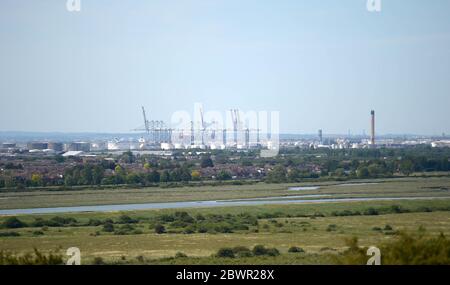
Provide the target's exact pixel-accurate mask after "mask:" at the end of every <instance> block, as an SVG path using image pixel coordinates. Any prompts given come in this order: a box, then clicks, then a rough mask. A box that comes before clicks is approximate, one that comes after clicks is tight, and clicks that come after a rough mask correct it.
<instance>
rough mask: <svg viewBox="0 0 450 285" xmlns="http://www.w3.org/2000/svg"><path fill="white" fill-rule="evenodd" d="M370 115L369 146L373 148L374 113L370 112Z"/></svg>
mask: <svg viewBox="0 0 450 285" xmlns="http://www.w3.org/2000/svg"><path fill="white" fill-rule="evenodd" d="M370 115H371V117H372V118H371V125H370V144H371V145H372V146H375V111H374V110H372V111H371V112H370Z"/></svg>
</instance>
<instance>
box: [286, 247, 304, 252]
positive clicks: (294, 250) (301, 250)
mask: <svg viewBox="0 0 450 285" xmlns="http://www.w3.org/2000/svg"><path fill="white" fill-rule="evenodd" d="M288 252H292V253H300V252H305V250H304V249H303V248H301V247H297V246H291V247H290V248H289V249H288Z"/></svg>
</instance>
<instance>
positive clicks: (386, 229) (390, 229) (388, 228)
mask: <svg viewBox="0 0 450 285" xmlns="http://www.w3.org/2000/svg"><path fill="white" fill-rule="evenodd" d="M384 230H385V231H392V230H393V228H392V227H391V226H390V225H385V226H384Z"/></svg>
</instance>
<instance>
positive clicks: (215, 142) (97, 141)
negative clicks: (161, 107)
mask: <svg viewBox="0 0 450 285" xmlns="http://www.w3.org/2000/svg"><path fill="white" fill-rule="evenodd" d="M229 112H230V118H231V122H232V123H231V126H227V127H223V126H221V125H219V124H218V123H216V122H205V121H204V116H203V111H202V110H201V109H200V119H199V121H198V122H194V121H190V122H189V125H188V126H187V127H186V128H172V127H169V126H168V125H167V124H166V123H165V122H164V121H162V120H150V119H148V117H147V114H146V111H145V108H144V107H142V116H143V125H142V126H140V127H138V128H135V129H132V131H133V132H132V133H130V134H124V135H118V136H116V137H108V135H104V136H103V137H102V136H101V135H99V136H96V137H94V138H92V137H90V138H84V139H83V140H71V139H66V138H61V139H59V140H57V139H54V138H52V139H30V140H29V141H24V140H23V139H22V140H15V139H11V138H8V139H3V138H0V143H1V144H0V153H2V154H6V155H7V154H11V153H17V152H28V153H30V154H33V153H35V154H62V155H63V156H81V155H95V154H96V153H105V152H110V153H115V152H119V153H121V152H123V151H134V152H143V153H145V152H148V153H154V154H161V155H170V154H171V151H173V150H189V149H195V150H224V149H234V150H240V151H245V150H252V149H269V150H270V149H278V148H290V147H296V148H304V149H365V148H379V147H385V148H396V147H407V146H414V145H430V146H431V147H450V139H448V138H447V137H446V136H445V134H442V136H441V137H425V136H380V137H378V138H377V137H376V129H375V111H374V110H372V111H370V121H369V122H368V123H369V125H370V135H369V136H366V135H364V134H363V135H359V136H354V135H353V136H352V135H350V134H349V135H347V136H345V135H332V134H330V135H326V134H325V133H324V131H323V130H322V129H320V130H318V133H317V135H303V136H302V135H283V134H281V135H280V134H275V135H274V134H268V132H265V131H264V130H262V129H260V128H258V127H256V128H255V127H254V128H249V127H248V126H247V125H245V124H244V122H243V121H242V120H241V115H240V114H241V112H239V110H237V109H232V110H230V111H229Z"/></svg>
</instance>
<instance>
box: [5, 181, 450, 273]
mask: <svg viewBox="0 0 450 285" xmlns="http://www.w3.org/2000/svg"><path fill="white" fill-rule="evenodd" d="M366 182H367V181H366ZM366 182H365V183H366ZM352 183H353V182H352ZM337 184H339V183H322V184H314V185H319V186H320V188H319V189H316V190H306V191H291V190H288V187H291V186H305V185H301V184H277V185H271V184H255V185H245V186H226V187H204V188H192V187H186V188H174V189H159V188H148V189H129V190H85V191H37V192H36V193H34V192H32V191H27V192H23V193H18V192H10V193H2V194H1V196H0V208H1V209H8V208H9V209H12V208H25V207H46V206H49V207H55V206H73V205H97V204H117V203H144V202H165V201H186V200H188V201H192V200H213V199H237V198H256V197H273V196H286V195H302V194H326V195H332V196H333V197H369V196H370V197H443V196H445V197H450V190H449V189H450V179H449V178H426V179H424V178H408V179H391V180H377V181H372V182H370V183H369V184H352V185H347V184H348V183H345V184H346V185H337ZM341 184H342V183H341ZM177 211H178V212H179V211H184V212H186V213H187V214H188V215H190V216H192V217H196V218H195V223H196V224H195V225H196V226H195V227H194V230H193V231H191V232H189V231H187V229H189V225H181V224H180V225H175V223H176V222H164V226H165V227H166V229H167V233H162V234H157V233H155V230H154V228H155V221H160V219H161V217H163V216H167V215H173V214H174V213H175V212H177ZM243 213H245V215H248V216H250V217H252V218H254V219H255V220H256V221H257V222H255V224H252V225H250V226H248V227H244V228H242V229H241V228H239V227H237V228H234V229H233V230H232V231H230V232H220V231H211V232H210V231H206V232H200V230H199V225H202V224H201V223H200V218H197V217H198V216H199V215H200V216H204V217H207V219H208V217H215V216H217V215H219V216H220V217H222V218H224V219H229V220H233V219H234V220H237V222H236V223H240V222H239V221H240V220H239V217H240V215H242V214H243ZM123 215H127V216H129V217H131V218H133V219H136V222H134V223H133V224H132V227H133V231H130V232H126V233H125V234H117V232H106V231H105V230H104V227H103V224H101V225H90V224H89V221H91V220H93V219H96V220H100V221H105V220H106V219H112V220H113V221H114V226H115V228H116V229H117V228H120V227H123V224H121V222H119V220H120V217H121V216H123ZM17 217H18V218H19V219H20V220H21V221H23V222H25V223H27V224H28V225H29V226H27V227H23V228H17V229H15V228H10V229H7V228H2V229H0V234H2V233H3V234H5V233H11V232H15V233H18V234H19V236H3V237H0V251H1V250H6V251H10V252H14V253H16V254H23V253H26V252H30V251H32V250H33V248H37V249H39V250H43V251H50V250H56V249H60V250H62V252H64V250H65V249H67V248H69V247H73V246H75V247H79V248H80V249H81V252H82V258H83V261H84V262H85V263H91V262H93V260H94V258H95V257H101V258H103V259H104V260H106V261H108V262H123V263H125V262H130V263H138V262H137V260H139V258H137V257H138V256H142V258H144V260H146V261H145V262H146V263H152V264H154V263H163V264H164V263H170V264H173V263H181V264H186V263H194V264H195V263H201V264H205V263H208V264H211V263H248V264H252V263H262V264H264V263H266V264H272V263H273V264H275V263H277V264H311V263H314V264H315V263H317V264H324V263H330V262H331V261H330V259H329V255H330V254H336V253H338V252H342V251H343V250H344V249H345V240H346V239H348V238H350V237H353V236H356V237H358V238H359V240H360V245H362V246H370V245H378V244H380V243H383V242H385V241H388V240H391V239H395V238H396V233H398V232H402V231H406V232H417V231H418V230H419V228H420V229H421V230H423V229H425V230H426V233H427V234H429V235H431V236H436V235H439V234H440V233H444V234H445V235H447V236H448V235H449V234H450V199H439V200H422V199H419V200H401V201H365V202H333V203H322V202H318V203H306V204H289V205H259V206H240V207H220V208H195V209H194V208H193V209H176V210H175V209H172V210H169V209H166V210H146V211H128V212H105V213H97V212H86V213H64V214H58V215H55V214H41V215H20V216H17ZM54 217H58V218H60V219H61V218H73V219H75V220H76V223H73V224H66V225H61V226H49V227H47V226H39V227H37V226H36V227H34V226H30V225H32V223H33V222H35V221H36V220H39V219H43V220H51V219H52V218H54ZM7 218H8V217H6V216H4V217H0V223H3V222H4V221H5V220H6V219H7ZM258 244H262V245H265V246H267V247H276V248H277V249H278V250H279V251H280V253H281V255H280V256H277V257H261V258H258V259H257V260H255V259H254V258H241V259H223V258H212V257H211V255H213V254H215V253H216V252H217V251H218V250H219V249H220V248H223V247H236V246H245V247H249V248H252V247H253V246H255V245H258ZM291 246H298V247H301V248H303V249H304V250H305V251H306V253H303V254H293V253H288V249H289V248H290V247H291ZM178 252H182V253H184V254H186V255H188V258H176V259H174V258H171V259H167V258H168V257H173V256H174V255H175V254H176V253H178ZM142 258H141V259H142Z"/></svg>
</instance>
